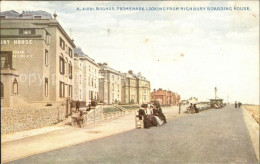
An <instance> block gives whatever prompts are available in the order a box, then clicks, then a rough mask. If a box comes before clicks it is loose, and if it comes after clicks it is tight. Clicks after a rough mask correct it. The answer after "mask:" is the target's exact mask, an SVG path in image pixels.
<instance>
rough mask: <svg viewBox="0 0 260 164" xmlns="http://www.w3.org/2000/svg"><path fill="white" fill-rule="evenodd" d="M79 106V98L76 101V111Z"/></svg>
mask: <svg viewBox="0 0 260 164" xmlns="http://www.w3.org/2000/svg"><path fill="white" fill-rule="evenodd" d="M79 106H80V103H79V100H78V101H77V102H76V112H78V111H79Z"/></svg>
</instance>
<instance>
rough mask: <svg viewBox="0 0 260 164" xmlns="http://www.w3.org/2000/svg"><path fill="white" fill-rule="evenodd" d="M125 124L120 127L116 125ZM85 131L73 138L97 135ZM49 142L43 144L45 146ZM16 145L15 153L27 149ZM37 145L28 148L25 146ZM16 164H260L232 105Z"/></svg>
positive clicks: (241, 119)
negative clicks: (16, 150)
mask: <svg viewBox="0 0 260 164" xmlns="http://www.w3.org/2000/svg"><path fill="white" fill-rule="evenodd" d="M128 117H129V119H130V120H131V118H133V117H130V116H126V118H128ZM126 118H125V119H126ZM122 119H123V118H122ZM116 122H119V123H120V124H122V122H120V121H119V120H115V123H116ZM130 122H131V121H129V122H128V123H130ZM125 123H126V124H123V125H120V126H126V127H127V126H129V125H127V122H125ZM120 126H117V127H116V129H117V128H118V127H120ZM116 129H113V130H116ZM123 129H125V128H123ZM74 130H75V129H73V130H72V131H74ZM103 130H104V131H106V130H108V129H106V128H105V129H103ZM79 131H81V132H82V134H81V135H78V133H77V135H75V136H69V137H68V138H67V140H69V139H73V138H74V137H75V138H77V137H79V138H81V137H83V136H85V137H87V138H89V135H90V134H91V133H87V129H84V130H83V129H79ZM108 131H109V130H108ZM92 133H95V135H97V134H99V130H95V131H94V132H93V131H92ZM79 134H80V133H79ZM86 135H87V136H86ZM49 136H50V137H49V140H53V142H52V143H53V144H57V143H55V142H60V143H62V142H63V140H58V139H57V138H56V139H55V135H54V136H52V135H49ZM53 137H54V138H53ZM71 137H73V138H71ZM30 140H35V142H36V143H37V142H39V138H31V139H30ZM25 141H26V140H25ZM25 141H23V142H25ZM47 142H48V141H47ZM7 143H8V142H7ZM43 143H44V142H41V145H42V146H45V145H43ZM3 146H7V145H3ZM13 148H14V149H13V151H15V149H20V148H21V147H13ZM32 148H33V147H31V146H26V148H23V149H24V150H29V149H32ZM2 150H4V148H3V149H2ZM5 155H7V154H5ZM12 163H250V164H254V163H257V159H256V156H255V152H254V149H253V146H252V142H251V139H250V136H249V134H248V130H247V127H246V124H245V121H244V118H243V114H242V110H241V109H234V108H233V107H231V106H228V107H225V108H224V109H218V110H215V109H212V110H207V111H204V112H201V113H198V114H193V115H186V117H183V118H181V119H173V120H171V121H168V123H167V124H165V125H163V126H160V127H153V128H150V129H143V130H140V129H134V130H131V131H127V132H125V133H120V134H118V135H113V136H110V137H106V138H103V139H98V140H94V141H91V142H85V143H81V144H78V145H75V146H70V147H66V148H62V149H58V150H54V151H49V152H47V153H42V154H38V155H34V156H30V157H27V158H24V159H20V160H17V161H13V162H12Z"/></svg>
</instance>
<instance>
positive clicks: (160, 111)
mask: <svg viewBox="0 0 260 164" xmlns="http://www.w3.org/2000/svg"><path fill="white" fill-rule="evenodd" d="M156 110H157V113H158V116H159V117H160V119H161V120H163V122H164V123H167V121H166V117H165V115H164V114H163V112H162V108H161V107H160V105H157V106H156Z"/></svg>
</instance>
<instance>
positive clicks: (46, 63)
mask: <svg viewBox="0 0 260 164" xmlns="http://www.w3.org/2000/svg"><path fill="white" fill-rule="evenodd" d="M48 56H49V52H48V50H45V65H46V66H48Z"/></svg>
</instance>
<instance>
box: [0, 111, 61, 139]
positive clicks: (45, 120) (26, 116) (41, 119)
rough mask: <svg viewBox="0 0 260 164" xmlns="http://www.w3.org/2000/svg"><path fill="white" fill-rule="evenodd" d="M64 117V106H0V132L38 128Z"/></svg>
mask: <svg viewBox="0 0 260 164" xmlns="http://www.w3.org/2000/svg"><path fill="white" fill-rule="evenodd" d="M64 119H65V106H59V107H40V108H35V107H13V108H9V107H8V108H1V134H7V133H13V132H18V131H23V130H29V129H33V128H40V127H44V126H49V125H52V124H54V123H58V122H59V121H61V120H64Z"/></svg>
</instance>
